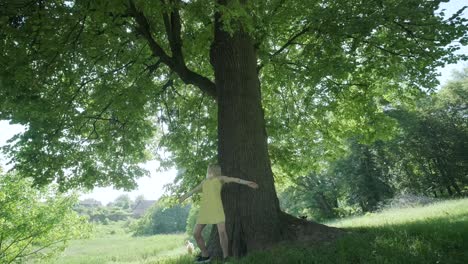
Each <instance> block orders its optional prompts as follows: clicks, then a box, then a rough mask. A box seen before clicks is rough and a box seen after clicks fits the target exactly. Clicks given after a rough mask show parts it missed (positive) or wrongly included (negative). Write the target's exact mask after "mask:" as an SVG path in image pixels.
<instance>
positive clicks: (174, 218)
mask: <svg viewBox="0 0 468 264" xmlns="http://www.w3.org/2000/svg"><path fill="white" fill-rule="evenodd" d="M189 212H190V205H185V206H179V205H176V206H169V205H168V204H167V203H166V202H165V201H164V199H161V200H159V201H158V202H156V203H155V205H153V206H152V207H151V208H150V209H149V210H148V211H147V212H146V213H145V216H143V218H141V219H139V220H138V221H137V222H136V224H135V225H134V235H136V236H141V235H156V234H168V233H177V232H184V231H185V230H186V226H187V217H188V215H189Z"/></svg>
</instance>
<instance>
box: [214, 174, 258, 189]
mask: <svg viewBox="0 0 468 264" xmlns="http://www.w3.org/2000/svg"><path fill="white" fill-rule="evenodd" d="M219 178H220V179H221V181H223V182H226V183H229V182H234V183H238V184H243V185H247V186H249V187H250V188H254V189H257V188H258V184H257V183H255V182H253V181H246V180H243V179H239V178H234V177H228V176H219Z"/></svg>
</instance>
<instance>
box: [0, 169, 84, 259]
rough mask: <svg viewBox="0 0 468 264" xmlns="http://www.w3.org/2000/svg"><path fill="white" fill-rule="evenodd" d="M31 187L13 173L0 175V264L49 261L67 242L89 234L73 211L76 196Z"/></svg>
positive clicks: (53, 189)
mask: <svg viewBox="0 0 468 264" xmlns="http://www.w3.org/2000/svg"><path fill="white" fill-rule="evenodd" d="M31 183H32V179H29V178H23V177H20V176H19V175H18V174H15V173H7V174H3V173H2V174H1V175H0V208H1V211H0V259H1V260H2V263H20V262H21V263H22V262H24V261H25V260H28V259H45V258H50V257H52V256H54V255H56V254H58V253H59V252H61V251H63V250H64V249H65V247H66V246H67V244H68V241H69V240H71V239H77V238H83V237H86V236H87V235H88V234H89V231H90V230H89V225H88V224H87V223H86V219H84V218H83V217H79V216H78V215H77V214H76V213H75V212H74V211H73V206H74V205H75V204H76V202H77V197H76V196H75V195H68V196H67V195H63V194H60V193H58V192H57V191H56V190H55V188H53V187H50V188H45V187H44V188H42V189H40V190H37V189H34V188H32V187H31Z"/></svg>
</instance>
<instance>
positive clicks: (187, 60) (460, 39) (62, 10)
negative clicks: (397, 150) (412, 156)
mask: <svg viewBox="0 0 468 264" xmlns="http://www.w3.org/2000/svg"><path fill="white" fill-rule="evenodd" d="M221 2H223V1H221ZM443 2H446V1H424V0H410V1H396V0H375V1H374V0H372V1H358V0H349V1H323V0H304V1H286V0H269V1H226V3H224V2H223V3H224V4H218V3H216V2H215V1H209V0H193V1H177V0H162V1H160V2H158V3H154V2H147V1H138V0H135V1H133V0H130V1H127V0H118V1H104V0H100V1H91V0H83V1H59V0H55V1H22V2H21V3H20V4H17V5H11V6H7V7H6V8H4V10H2V11H1V12H2V13H0V39H1V41H0V50H1V55H0V65H1V69H0V119H6V120H11V122H12V123H17V124H22V125H25V126H26V131H25V132H24V133H22V134H20V135H17V136H15V137H14V138H13V139H12V140H11V141H10V145H9V146H8V147H6V148H5V151H6V153H7V154H8V155H9V157H11V161H12V162H13V163H14V164H15V169H16V170H18V171H20V172H21V173H22V174H24V175H28V176H32V177H33V178H34V179H35V183H36V184H39V185H42V184H47V183H50V182H53V181H56V182H57V183H58V184H59V185H60V186H61V187H62V188H63V189H67V188H72V187H87V188H92V187H93V186H105V185H110V184H113V185H114V186H116V187H119V188H127V189H128V188H132V187H134V186H135V180H134V179H135V178H136V177H140V176H142V175H145V173H147V172H146V171H145V170H143V169H142V168H140V167H139V166H138V163H141V162H143V161H145V160H148V159H150V158H151V157H155V156H156V157H157V156H158V152H157V151H156V149H163V150H166V151H167V152H168V153H170V156H169V157H160V158H161V161H162V162H163V163H162V164H163V165H166V166H169V165H174V164H175V165H177V166H178V167H179V168H184V169H185V172H186V173H185V174H186V175H187V174H188V175H193V176H190V177H185V178H184V184H185V185H186V186H193V185H194V184H195V183H196V182H197V181H198V180H199V179H198V178H197V177H202V176H203V174H204V173H203V171H204V169H205V168H206V164H207V163H208V162H209V161H212V160H214V159H215V156H216V153H217V152H216V144H217V142H216V140H217V139H216V124H217V117H216V88H215V86H214V82H213V79H214V72H213V68H212V66H211V64H210V56H209V52H210V45H211V43H212V41H213V27H214V22H213V16H214V13H215V12H218V13H221V14H223V16H222V23H223V24H222V25H223V27H224V30H226V31H227V32H235V31H236V30H237V29H238V28H242V29H243V30H244V31H246V32H248V33H249V35H251V36H252V38H253V40H254V42H255V49H256V53H257V61H258V66H257V70H258V76H259V79H260V81H261V92H262V104H263V108H264V113H265V119H266V126H267V127H266V129H267V133H268V143H269V146H270V155H271V158H272V161H273V165H274V170H275V172H276V175H283V174H291V175H293V174H301V173H302V174H304V173H305V172H308V171H310V170H312V169H317V168H319V167H320V166H321V159H323V158H328V157H334V156H336V155H338V154H339V153H343V149H340V147H335V146H337V143H338V142H342V140H343V139H344V138H348V137H349V136H352V135H356V134H362V135H365V138H364V139H363V140H373V139H377V138H385V137H387V136H388V135H387V132H388V131H391V129H392V127H393V126H394V124H395V123H394V122H393V121H391V119H390V118H389V117H387V116H385V115H384V114H383V109H384V108H385V107H387V106H388V105H401V104H405V103H407V102H411V101H413V100H414V99H415V97H417V96H418V94H419V92H420V91H421V90H425V89H429V90H430V89H433V88H434V87H435V86H436V85H437V81H436V75H437V74H436V71H435V69H436V67H439V66H442V65H444V64H446V63H451V62H455V61H457V60H459V59H466V56H465V55H455V54H454V53H453V52H454V51H455V50H457V49H458V48H459V47H460V45H466V43H467V41H468V34H467V32H468V23H467V19H466V18H464V17H463V16H462V14H463V9H462V10H459V11H458V12H457V13H455V14H454V15H453V16H451V17H448V18H445V17H444V14H443V12H439V11H438V8H439V6H440V4H441V3H443ZM181 175H184V174H181ZM196 175H199V176H196Z"/></svg>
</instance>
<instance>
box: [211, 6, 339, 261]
mask: <svg viewBox="0 0 468 264" xmlns="http://www.w3.org/2000/svg"><path fill="white" fill-rule="evenodd" d="M218 2H219V4H225V1H222V0H219V1H218ZM239 27H240V26H239ZM210 59H211V63H212V65H213V67H214V72H215V84H216V89H217V98H218V161H219V163H220V165H221V168H222V172H223V175H227V176H232V177H238V178H242V179H245V180H249V181H254V182H256V183H257V184H258V185H259V188H258V189H251V188H249V187H247V186H245V185H239V184H234V183H230V184H226V185H224V187H223V190H222V200H223V206H224V212H225V215H226V230H227V234H228V239H229V255H231V256H236V257H240V256H244V255H246V254H248V253H249V252H252V251H256V250H260V249H265V248H268V247H270V246H272V245H274V244H276V243H278V242H279V241H282V240H285V239H291V240H297V239H300V238H299V237H301V238H306V237H307V238H308V239H319V238H318V237H316V236H315V235H320V236H321V237H320V239H326V238H329V237H330V236H332V237H334V235H335V234H336V233H338V231H337V230H336V229H332V228H328V227H326V226H323V225H319V224H316V223H312V222H308V221H305V220H302V219H297V218H294V217H292V216H290V215H287V214H285V213H283V212H281V211H280V207H279V201H278V198H277V195H276V191H275V186H274V180H273V173H272V170H271V164H270V159H269V155H268V148H267V135H266V130H265V120H264V114H263V109H262V106H261V92H260V81H259V78H258V74H257V57H256V54H255V49H254V45H253V40H252V39H251V37H250V36H249V35H248V34H247V33H246V32H244V31H243V30H242V29H241V28H240V29H239V30H237V31H236V32H235V33H234V34H233V35H229V34H228V33H227V32H225V31H223V29H222V25H221V22H220V14H219V13H216V15H215V37H214V41H213V44H212V47H211V52H210ZM312 225H313V226H312ZM311 233H313V234H311ZM208 250H209V251H210V254H211V255H212V256H222V252H221V248H220V245H219V238H218V233H217V229H216V226H213V229H212V232H211V236H210V240H209V242H208Z"/></svg>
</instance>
